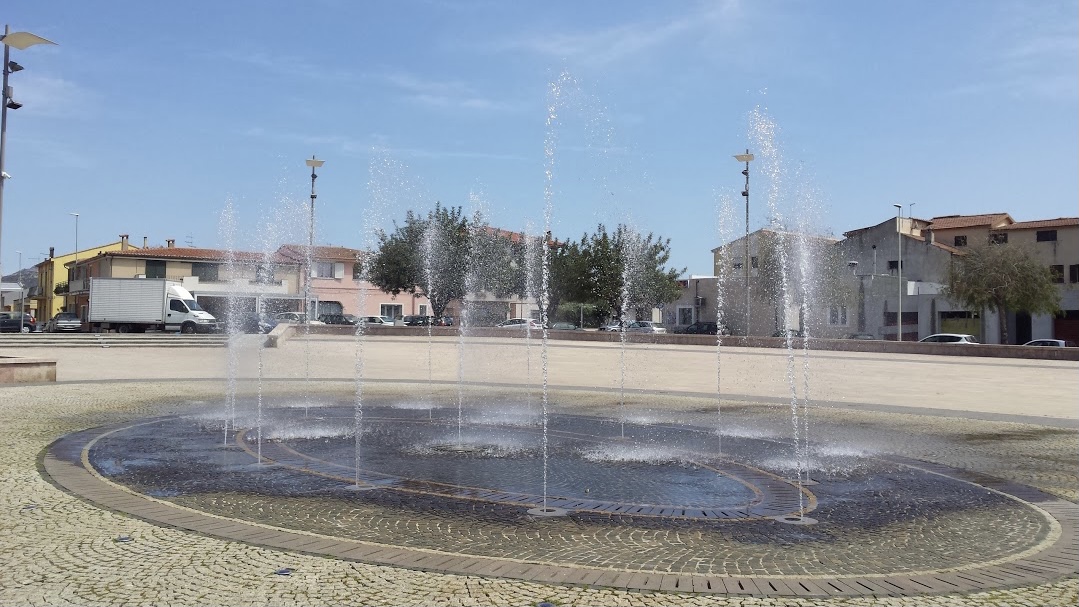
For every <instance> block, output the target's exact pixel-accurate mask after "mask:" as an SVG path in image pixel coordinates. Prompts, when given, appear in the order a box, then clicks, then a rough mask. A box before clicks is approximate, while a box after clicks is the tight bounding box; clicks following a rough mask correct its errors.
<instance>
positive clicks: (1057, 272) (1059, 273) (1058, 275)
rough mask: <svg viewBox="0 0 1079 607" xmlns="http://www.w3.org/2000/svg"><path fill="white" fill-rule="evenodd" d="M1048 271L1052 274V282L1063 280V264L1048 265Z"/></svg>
mask: <svg viewBox="0 0 1079 607" xmlns="http://www.w3.org/2000/svg"><path fill="white" fill-rule="evenodd" d="M1049 273H1050V274H1052V275H1053V282H1064V266H1049Z"/></svg>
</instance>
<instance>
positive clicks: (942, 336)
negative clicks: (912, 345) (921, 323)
mask: <svg viewBox="0 0 1079 607" xmlns="http://www.w3.org/2000/svg"><path fill="white" fill-rule="evenodd" d="M918 343H921V344H976V343H979V342H978V338H977V337H974V336H973V335H968V334H966V333H936V334H934V335H930V336H929V337H923V338H922V339H920V340H918Z"/></svg>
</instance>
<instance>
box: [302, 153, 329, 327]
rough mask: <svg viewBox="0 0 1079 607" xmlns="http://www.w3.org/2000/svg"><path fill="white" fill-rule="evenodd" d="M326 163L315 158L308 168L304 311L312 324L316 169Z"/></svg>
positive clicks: (309, 161) (313, 314)
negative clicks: (309, 182) (309, 212)
mask: <svg viewBox="0 0 1079 607" xmlns="http://www.w3.org/2000/svg"><path fill="white" fill-rule="evenodd" d="M325 162H326V161H325V160H319V159H317V158H315V157H314V156H311V159H310V160H308V161H307V166H309V167H311V215H310V217H309V220H310V221H309V224H308V229H307V282H306V285H307V288H306V289H304V291H305V292H304V296H303V298H304V302H303V305H304V311H305V312H307V320H308V322H310V321H311V320H313V319H314V317H315V310H313V309H312V304H311V275H312V271H313V269H314V268H313V266H312V265H311V264H312V259H311V256H312V255H314V251H315V198H317V196H316V195H315V180H316V179H318V175H316V174H315V169H317V168H319V167H321V166H322V165H323V164H324V163H325Z"/></svg>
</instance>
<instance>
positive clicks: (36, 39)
mask: <svg viewBox="0 0 1079 607" xmlns="http://www.w3.org/2000/svg"><path fill="white" fill-rule="evenodd" d="M0 43H2V44H3V45H4V84H3V88H2V89H0V92H2V95H0V100H2V101H3V103H2V104H0V235H2V234H3V231H4V229H3V227H4V182H5V181H7V180H8V179H9V178H10V175H8V174H7V172H6V171H5V170H4V159H5V152H6V151H7V111H8V110H9V109H10V110H17V109H19V108H21V107H22V104H21V103H19V102H18V101H15V99H14V98H13V97H12V95H11V87H10V86H8V83H7V81H8V76H9V75H11V74H13V73H15V72H18V71H21V70H22V69H23V67H22V66H21V65H19V64H18V63H15V62H14V61H12V60H11V48H12V47H14V48H17V49H19V50H20V51H21V50H24V49H27V48H29V47H31V46H34V45H35V44H56V43H55V42H52V41H49V40H46V39H44V38H42V37H41V36H38V35H35V34H31V33H30V32H12V31H11V26H9V25H5V26H4V35H3V37H0ZM2 250H3V249H2V248H0V251H2ZM0 267H3V264H0Z"/></svg>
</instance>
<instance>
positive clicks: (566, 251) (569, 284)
mask: <svg viewBox="0 0 1079 607" xmlns="http://www.w3.org/2000/svg"><path fill="white" fill-rule="evenodd" d="M560 254H561V255H563V256H564V257H562V258H560V259H559V261H558V266H557V270H558V273H561V274H562V276H561V277H560V278H561V279H562V280H561V281H559V282H558V284H557V285H556V286H557V287H558V289H559V290H560V291H561V293H560V294H561V297H562V299H564V300H570V301H577V302H582V303H592V304H595V305H596V306H597V307H598V308H599V310H600V312H601V313H602V314H604V315H606V316H608V317H620V316H621V311H622V309H623V303H624V304H625V306H624V307H625V309H626V310H627V311H628V312H629V313H630V315H632V316H640V315H642V314H646V313H647V312H648V311H649V310H651V309H652V308H654V307H657V306H660V305H663V304H666V303H670V302H672V301H674V300H676V299H678V296H679V295H680V294H681V288H680V287H679V286H678V277H679V276H680V275H681V274H683V273H685V269H684V268H683V269H682V270H676V269H672V268H667V267H666V265H667V262H668V261H669V260H670V239H667V240H664V239H662V238H657V237H656V236H654V235H653V234H651V233H649V234H648V235H647V236H642V235H641V234H640V233H639V232H637V231H635V230H632V229H630V228H629V227H628V226H625V225H619V226H618V227H617V228H616V229H615V231H614V234H609V233H608V232H607V228H606V227H605V226H604V225H603V224H600V225H599V226H597V228H596V231H595V232H593V233H592V234H591V235H587V234H586V235H584V236H582V237H581V241H580V242H579V243H577V244H576V246H567V247H565V248H563V249H562V250H561V251H560ZM553 282H554V281H553Z"/></svg>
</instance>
